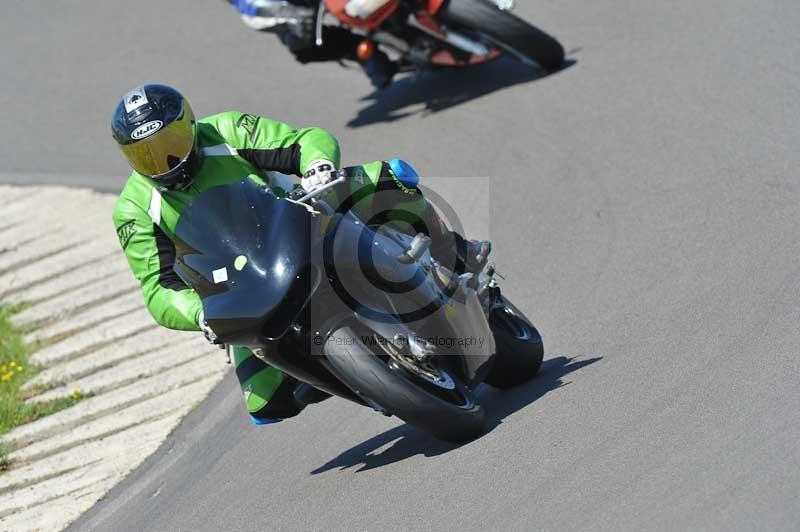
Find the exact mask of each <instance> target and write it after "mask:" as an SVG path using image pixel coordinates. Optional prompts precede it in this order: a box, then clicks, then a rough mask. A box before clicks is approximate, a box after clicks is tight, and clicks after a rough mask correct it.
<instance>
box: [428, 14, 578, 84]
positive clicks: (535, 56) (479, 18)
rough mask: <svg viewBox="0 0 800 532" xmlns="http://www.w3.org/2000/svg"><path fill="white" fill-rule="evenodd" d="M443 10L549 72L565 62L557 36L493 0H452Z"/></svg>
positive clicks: (447, 18) (447, 17)
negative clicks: (499, 6)
mask: <svg viewBox="0 0 800 532" xmlns="http://www.w3.org/2000/svg"><path fill="white" fill-rule="evenodd" d="M441 13H442V15H441V16H442V18H443V19H444V20H445V21H447V22H450V23H453V24H456V25H458V26H461V27H464V28H467V29H470V30H472V31H476V32H478V33H479V34H481V35H482V36H483V37H484V39H483V40H485V41H488V44H491V45H494V46H496V47H498V48H500V49H502V50H503V51H505V52H507V53H509V54H510V55H512V56H515V57H517V58H518V59H521V60H523V61H525V60H527V61H535V62H536V63H538V64H539V66H541V67H542V68H543V69H544V70H546V71H548V72H552V71H554V70H556V69H558V68H559V67H560V66H561V64H562V63H563V62H564V48H563V47H562V46H561V44H559V42H558V41H557V40H555V39H554V38H553V37H551V36H550V35H548V34H546V33H545V32H543V31H542V30H540V29H539V28H536V27H535V26H532V25H531V24H528V23H527V22H525V21H524V20H522V19H521V18H519V17H517V16H516V15H513V14H512V13H509V12H508V11H502V10H501V9H500V8H498V7H497V5H495V4H493V3H492V2H490V1H489V0H450V1H449V2H448V3H447V5H446V6H445V7H444V8H443V9H442V11H441Z"/></svg>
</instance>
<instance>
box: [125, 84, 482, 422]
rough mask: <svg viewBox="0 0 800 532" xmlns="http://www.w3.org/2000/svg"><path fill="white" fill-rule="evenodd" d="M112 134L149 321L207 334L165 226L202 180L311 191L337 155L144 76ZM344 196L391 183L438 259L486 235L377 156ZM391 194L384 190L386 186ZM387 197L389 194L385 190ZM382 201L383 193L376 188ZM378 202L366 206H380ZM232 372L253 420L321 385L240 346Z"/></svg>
mask: <svg viewBox="0 0 800 532" xmlns="http://www.w3.org/2000/svg"><path fill="white" fill-rule="evenodd" d="M111 129H112V135H113V137H114V139H115V141H116V142H117V144H118V147H119V149H120V150H121V151H122V153H123V155H124V156H125V158H126V159H127V161H128V163H129V164H130V166H131V167H132V169H133V172H132V173H131V175H130V177H129V178H128V180H127V182H126V184H125V187H124V189H123V191H122V192H121V194H120V196H119V198H118V200H117V203H116V205H115V208H114V213H113V220H114V225H115V228H116V231H117V236H118V238H119V242H120V246H121V247H122V249H123V251H124V253H125V255H126V257H127V259H128V263H129V265H130V267H131V270H132V271H133V274H134V276H135V277H136V279H137V280H138V281H139V283H140V285H141V289H142V294H143V296H144V300H145V303H146V305H147V308H148V310H149V312H150V314H151V315H152V316H153V318H154V319H155V321H156V322H157V323H158V324H160V325H162V326H164V327H167V328H170V329H176V330H185V331H203V333H204V334H205V336H206V338H207V339H208V340H209V341H210V342H212V343H218V341H217V338H216V335H215V334H214V332H213V330H211V328H210V327H209V326H208V324H207V323H206V322H205V320H204V318H203V311H202V303H201V301H200V297H199V296H198V295H197V293H195V292H194V291H193V290H191V289H189V287H187V286H186V284H184V282H183V280H182V279H181V278H180V277H179V276H178V275H177V274H176V273H175V271H174V269H173V265H174V263H175V244H174V242H173V237H174V230H175V227H176V225H177V223H178V219H179V218H180V215H181V212H182V211H183V210H184V209H185V208H186V206H187V205H188V204H189V203H190V202H191V201H192V199H193V198H195V197H196V196H197V195H199V194H200V193H201V192H204V191H206V190H208V189H211V188H213V187H216V186H220V185H226V184H231V183H237V182H240V181H242V180H243V179H250V180H252V181H254V182H256V183H258V184H260V185H264V186H266V187H269V188H270V189H271V190H272V191H273V192H274V193H275V194H276V195H278V196H281V195H285V194H286V193H287V192H288V191H289V190H291V188H292V186H293V185H292V184H291V183H290V182H287V181H288V180H287V178H286V174H292V175H297V176H303V177H302V179H301V181H300V185H299V186H301V187H302V188H303V189H304V190H305V191H307V192H310V191H312V190H314V189H316V188H317V187H319V186H322V185H325V184H326V183H329V182H330V181H331V180H332V179H333V176H334V174H335V171H336V168H337V167H338V166H339V164H340V151H339V144H338V142H337V140H336V139H335V138H334V137H333V136H332V135H331V134H330V133H329V132H327V131H325V130H324V129H321V128H318V127H307V128H301V129H295V128H293V127H291V126H289V125H287V124H285V123H282V122H278V121H276V120H270V119H268V118H264V117H261V116H257V115H253V114H246V113H241V112H236V111H229V112H224V113H220V114H216V115H212V116H208V117H205V118H202V119H199V120H195V117H194V114H193V112H192V108H191V106H190V105H189V102H188V101H187V100H186V99H185V98H184V97H183V96H182V95H181V94H180V93H179V92H178V91H176V90H175V89H173V88H171V87H168V86H166V85H158V84H148V85H142V86H139V87H136V88H134V89H132V90H131V91H129V92H128V93H126V94H125V95H124V96H123V97H122V99H121V100H120V102H119V103H118V104H117V107H116V109H115V111H114V115H113V118H112V121H111ZM361 168H362V169H363V172H362V173H361V174H363V178H361V179H360V181H361V182H356V181H355V180H354V182H353V183H351V196H350V197H353V196H364V195H365V194H367V195H369V194H372V195H373V196H374V197H377V195H375V194H374V193H375V192H376V191H380V190H387V189H389V190H390V191H396V193H397V194H396V196H395V197H397V198H398V200H397V201H398V203H400V202H405V203H408V204H411V203H415V204H416V206H417V208H418V210H419V212H421V219H422V222H423V223H421V224H420V225H419V227H416V226H415V227H414V230H421V231H423V232H426V233H428V236H430V237H431V240H432V245H431V253H432V254H433V255H434V256H435V257H436V258H437V259H438V260H441V261H442V262H445V261H447V262H445V263H451V264H453V263H454V262H456V261H461V262H462V263H463V266H464V267H465V268H466V269H468V270H475V269H477V268H481V267H482V266H483V264H485V262H486V258H487V256H488V254H489V252H490V249H491V248H490V245H489V243H488V242H478V241H467V240H465V239H464V238H462V237H461V236H460V235H458V234H457V233H454V232H452V231H449V230H447V229H446V228H445V226H444V224H443V223H442V222H441V220H439V217H438V215H437V214H436V212H435V210H434V209H433V208H432V207H431V206H430V205H429V204H428V203H427V202H426V200H425V199H424V198H423V196H422V193H421V192H420V191H419V189H418V188H417V185H416V182H414V181H413V180H411V179H407V178H404V177H403V168H402V167H400V166H397V165H392V164H389V163H385V162H382V161H378V162H375V163H370V164H366V165H363V166H362V167H361ZM390 196H391V195H390ZM390 196H389V197H390ZM380 198H381V201H383V202H385V201H386V200H384V199H382V198H384V195H383V194H381V195H380ZM385 207H386V206H385V205H375V206H374V208H376V209H378V208H379V209H380V210H381V211H383V210H385ZM234 359H235V363H236V375H237V377H238V379H239V382H240V385H241V388H242V392H243V394H244V398H245V402H246V404H247V408H248V411H249V412H250V415H251V417H252V420H253V422H254V423H257V424H263V423H271V422H275V421H278V420H281V419H284V418H288V417H292V416H295V415H297V414H299V413H300V411H302V410H303V408H305V406H307V405H308V404H311V403H315V402H318V401H320V400H322V399H325V398H327V397H328V396H327V394H324V393H323V392H320V391H319V390H316V389H314V388H313V387H311V386H309V385H307V384H299V383H298V382H297V381H296V380H295V379H293V378H292V377H290V376H288V375H285V374H284V373H282V372H281V371H279V370H278V369H276V368H273V367H270V366H269V365H267V364H266V363H265V362H263V361H262V360H261V359H259V358H258V357H256V356H255V355H254V354H253V353H252V352H251V351H250V350H248V349H246V348H236V349H234Z"/></svg>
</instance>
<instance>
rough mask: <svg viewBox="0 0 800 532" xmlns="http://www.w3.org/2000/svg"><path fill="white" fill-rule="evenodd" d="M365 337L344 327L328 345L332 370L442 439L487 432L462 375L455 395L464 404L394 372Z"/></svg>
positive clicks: (456, 439)
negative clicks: (445, 397)
mask: <svg viewBox="0 0 800 532" xmlns="http://www.w3.org/2000/svg"><path fill="white" fill-rule="evenodd" d="M362 336H363V334H360V333H359V332H358V331H356V330H354V329H352V328H350V327H342V328H340V329H337V330H336V331H334V332H333V333H332V334H331V336H330V338H328V340H327V341H326V342H325V347H324V351H325V356H326V358H327V359H328V361H329V363H330V366H331V371H332V372H333V373H334V374H335V375H336V376H337V377H338V378H339V379H340V380H341V381H342V382H344V383H345V384H346V385H347V386H349V387H350V388H351V389H352V390H353V391H354V392H356V393H357V394H358V395H360V396H362V397H366V398H368V399H370V400H372V401H374V402H375V403H377V404H378V405H380V406H381V407H382V408H383V409H384V410H386V411H387V412H388V413H390V414H394V415H396V416H397V417H399V418H400V419H402V420H403V421H406V422H407V423H410V424H411V425H414V426H416V427H418V428H420V429H422V430H424V431H425V432H428V433H430V434H432V435H433V436H435V437H436V438H439V439H441V440H445V441H449V442H454V443H463V442H466V441H469V440H472V439H474V438H476V437H478V436H480V435H481V434H483V432H484V427H485V412H484V410H483V408H482V407H481V405H479V404H477V403H476V402H475V399H474V397H473V395H472V392H471V391H470V390H469V389H468V388H467V387H466V386H464V384H463V383H461V382H460V380H459V379H458V377H455V376H452V375H449V374H448V376H449V377H450V378H451V379H452V381H453V384H454V391H453V392H452V393H453V395H454V396H456V395H458V396H461V395H463V397H464V401H463V404H456V403H460V402H461V401H456V402H450V401H447V400H444V399H443V398H442V397H440V396H439V395H436V394H435V393H432V392H430V391H428V390H426V389H425V387H424V386H421V385H420V383H417V382H415V380H414V377H411V376H410V373H409V372H408V371H407V370H404V369H402V368H397V367H394V368H393V367H392V365H391V360H388V361H387V359H388V356H387V355H385V352H384V351H383V350H382V348H381V347H378V346H371V345H367V344H366V343H365V342H363V341H362ZM423 384H424V383H423ZM431 386H433V385H431ZM434 391H435V390H434Z"/></svg>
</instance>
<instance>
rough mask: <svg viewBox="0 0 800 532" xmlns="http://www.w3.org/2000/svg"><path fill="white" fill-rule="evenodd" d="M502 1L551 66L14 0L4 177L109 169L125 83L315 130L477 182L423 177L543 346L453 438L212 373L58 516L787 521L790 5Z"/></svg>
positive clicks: (167, 525)
mask: <svg viewBox="0 0 800 532" xmlns="http://www.w3.org/2000/svg"><path fill="white" fill-rule="evenodd" d="M517 13H518V14H520V15H522V16H523V17H525V18H526V19H528V20H530V21H531V22H533V23H534V24H536V25H538V26H540V27H542V28H543V29H544V30H545V31H548V32H549V33H552V34H553V35H555V36H556V37H557V38H558V39H559V40H560V41H561V42H562V43H563V45H564V47H565V49H566V50H567V51H568V58H569V60H570V62H569V65H568V67H567V68H565V69H564V70H562V71H561V72H558V73H556V74H554V75H551V76H547V77H544V78H540V79H537V78H536V77H535V76H533V75H532V74H531V73H530V72H529V71H528V70H526V69H525V68H524V67H522V66H520V65H517V64H516V63H514V62H511V61H498V62H495V63H493V64H490V65H486V66H484V67H479V68H475V69H472V70H469V71H460V72H449V73H448V72H444V73H429V74H424V75H421V76H417V77H403V78H401V79H399V80H398V81H397V82H396V83H395V84H394V85H393V86H392V87H390V88H389V89H387V90H385V91H382V92H378V93H376V92H374V91H373V90H372V89H371V88H370V86H369V84H368V82H367V80H366V79H365V78H364V76H363V75H362V74H361V73H360V72H359V71H358V69H357V68H351V69H343V68H341V67H340V66H338V65H336V64H326V65H308V66H301V65H300V64H298V63H295V62H294V61H293V59H292V58H291V57H290V56H289V54H288V52H286V51H285V50H284V49H283V48H282V46H281V45H280V44H279V43H278V42H277V40H276V39H275V37H273V36H270V35H262V34H258V33H255V32H252V31H249V30H247V29H246V28H245V27H244V26H243V25H242V24H241V23H240V22H239V21H238V20H237V17H236V14H235V13H234V12H232V10H231V8H229V7H228V6H227V5H226V4H225V3H223V2H220V1H218V0H217V1H211V0H206V1H203V2H192V1H189V0H175V1H171V2H168V3H165V2H158V1H155V0H142V1H139V2H136V3H135V4H132V3H124V4H123V3H117V2H100V1H86V2H62V3H52V2H45V1H43V0H28V1H24V2H23V1H18V2H14V3H13V7H11V6H9V7H8V8H7V9H6V10H4V16H3V17H2V19H0V45H1V46H0V48H1V49H2V50H3V52H2V53H0V69H2V71H3V72H4V73H5V75H4V77H3V81H2V82H0V108H1V109H2V110H3V121H2V123H3V126H4V127H3V128H2V129H0V160H2V161H4V163H5V164H4V168H3V170H2V173H0V182H3V183H31V182H33V183H36V184H46V183H54V184H55V183H57V184H70V185H77V184H80V185H89V186H92V187H94V188H97V189H100V190H105V191H116V190H119V189H120V188H121V187H122V184H123V182H124V178H125V175H127V171H126V168H125V164H124V161H123V160H122V158H121V156H120V155H119V154H118V153H117V152H116V150H115V148H114V146H113V143H112V141H111V138H110V134H109V130H108V120H109V118H110V114H111V111H112V109H113V107H114V105H115V103H116V99H117V98H118V97H119V96H120V95H121V94H122V93H124V92H125V91H126V90H127V89H129V88H130V87H132V86H134V85H137V84H139V83H141V82H147V81H159V82H165V83H169V84H172V85H174V86H176V87H178V88H179V89H181V90H182V91H183V92H184V93H185V94H186V95H187V97H188V98H189V99H190V101H191V102H192V105H193V107H194V109H195V112H196V113H197V114H198V115H206V114H211V113H215V112H219V111H223V110H229V109H237V110H242V111H248V112H252V113H258V114H263V115H266V116H270V117H275V118H280V119H281V120H284V121H287V122H289V123H293V124H296V125H321V126H324V127H326V128H328V129H329V130H331V131H332V132H333V133H334V134H336V135H337V136H338V138H339V139H340V141H341V143H342V146H343V154H344V162H345V163H346V164H353V163H359V162H363V161H368V160H376V159H380V158H390V157H393V156H400V157H404V158H406V159H408V160H410V161H412V162H413V163H414V165H415V166H416V167H418V169H419V170H420V171H421V172H422V173H423V174H425V175H426V176H446V177H463V178H465V179H463V180H462V181H461V183H463V185H458V184H456V185H454V184H453V181H452V180H439V181H437V180H436V179H435V178H431V181H432V185H431V186H433V187H434V188H436V187H437V183H439V185H438V186H440V187H441V192H442V194H443V195H444V196H445V197H446V198H447V199H448V201H449V202H450V204H451V205H453V207H454V208H455V209H456V211H457V212H459V213H461V214H462V217H463V222H464V225H465V226H466V227H467V229H468V230H470V232H471V233H472V234H473V235H474V236H479V237H485V238H491V239H492V240H493V242H494V250H495V251H494V252H493V258H494V260H495V261H496V262H497V264H498V268H499V269H500V271H501V272H502V273H503V274H504V275H505V276H506V278H507V280H506V282H505V284H504V287H505V293H506V294H508V295H509V297H510V298H511V299H512V300H513V301H514V302H515V303H516V304H517V306H518V307H520V308H521V309H523V310H524V311H525V312H526V313H527V314H528V315H529V316H530V317H531V319H532V320H533V321H534V322H535V323H536V324H537V326H538V327H539V329H540V331H541V332H542V334H543V336H544V340H545V347H546V355H545V358H546V361H545V364H544V367H543V371H542V373H541V375H540V376H539V377H538V378H537V379H536V380H535V381H533V382H532V383H531V384H530V385H528V386H524V387H520V388H517V389H514V390H512V391H510V392H506V393H500V392H499V391H496V390H493V389H489V388H486V389H483V390H481V392H480V397H482V398H483V400H484V402H485V404H486V405H487V407H488V409H489V412H490V418H491V426H492V428H491V430H490V431H489V433H488V434H486V435H485V436H484V437H482V438H480V439H478V440H476V441H474V442H472V443H470V444H467V445H464V446H460V447H456V448H454V447H452V446H448V445H445V444H442V443H439V442H437V441H436V440H433V439H431V438H429V437H427V436H425V435H423V434H421V433H419V432H417V431H415V430H414V429H412V428H410V427H408V426H405V425H403V424H402V423H400V422H399V421H398V420H396V419H394V418H384V417H382V416H380V415H377V414H375V413H373V412H371V411H370V410H368V409H364V408H359V407H357V406H355V405H350V404H346V403H345V402H344V401H339V400H330V401H327V402H325V403H323V404H320V405H317V406H314V407H311V408H309V409H307V411H306V412H304V413H303V415H302V416H301V417H300V418H297V419H294V420H289V421H286V422H284V423H281V424H279V425H275V426H267V427H254V426H251V425H250V424H249V423H248V421H247V416H246V413H245V411H244V408H243V405H242V401H241V398H240V397H239V393H238V391H237V390H236V386H235V383H234V379H233V376H232V375H228V377H226V378H225V379H224V380H223V381H222V383H221V384H220V385H219V386H218V387H217V388H216V389H215V391H214V392H212V394H211V396H210V397H209V398H208V399H207V400H206V401H205V402H204V403H203V404H202V405H201V406H200V407H199V408H197V409H196V410H194V411H193V412H192V413H191V414H190V415H189V416H188V417H187V418H186V419H185V420H184V421H183V423H182V424H181V425H180V426H179V428H178V429H177V430H176V432H175V433H173V435H172V436H170V437H169V438H168V440H167V442H166V443H165V444H164V445H163V446H162V447H161V448H160V450H159V451H157V452H156V453H155V454H154V455H153V456H151V457H150V458H149V459H147V460H146V461H145V462H144V464H143V465H142V466H141V467H140V468H139V469H138V470H136V471H135V472H134V473H133V474H132V475H131V476H129V477H128V478H127V479H125V480H124V481H122V482H121V483H120V484H118V485H117V486H116V487H115V488H114V489H112V491H111V492H110V493H109V495H108V496H107V497H106V498H105V499H104V500H103V501H101V502H100V503H98V504H97V505H96V506H95V507H94V508H93V509H92V510H90V511H89V512H88V513H87V514H86V515H85V516H84V517H83V518H82V519H81V520H79V521H78V522H76V523H75V524H74V525H73V528H72V529H73V530H114V531H125V530H132V531H143V530H170V531H180V530H187V531H188V530H192V531H205V530H208V531H216V530H240V529H242V530H243V529H270V530H323V529H324V530H375V529H395V530H484V529H487V528H488V529H497V530H525V531H530V530H546V531H570V530H587V529H591V530H597V531H602V530H608V531H620V530H720V531H723V530H724V531H730V530H796V528H797V523H798V522H800V500H799V498H798V493H800V449H798V446H799V445H800V444H799V443H798V442H800V358H799V357H798V347H800V327H798V323H800V304H798V294H800V266H798V260H797V258H798V256H800V183H799V181H798V174H797V170H798V167H800V164H799V163H800V129H798V127H797V124H798V119H800V69H798V64H797V57H800V40H798V39H797V28H798V27H800V5H798V4H797V2H792V1H788V0H783V1H778V0H776V1H759V2H756V1H754V0H725V1H721V0H715V1H703V2H689V1H687V0H678V1H674V2H661V3H655V4H653V3H642V2H637V1H633V0H624V1H618V0H616V1H612V0H598V1H596V2H589V3H587V2H580V1H577V0H564V1H560V2H554V1H544V2H527V3H521V5H519V6H518V8H517ZM466 178H476V179H466ZM477 178H481V179H477ZM478 182H479V183H482V184H483V185H485V186H483V187H476V186H475V183H478ZM456 183H459V182H458V181H456ZM477 189H480V190H481V193H480V195H479V196H480V197H478V194H477V193H476V190H477ZM484 189H488V193H487V192H485V191H484ZM437 190H439V189H437ZM482 205H486V209H485V210H481V209H479V208H478V207H480V206H482ZM1 223H2V222H0V224H1ZM63 223H64V224H69V223H70V220H69V218H68V217H65V219H64V220H63ZM108 224H109V231H111V230H112V227H111V223H110V220H109V222H108Z"/></svg>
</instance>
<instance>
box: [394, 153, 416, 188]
mask: <svg viewBox="0 0 800 532" xmlns="http://www.w3.org/2000/svg"><path fill="white" fill-rule="evenodd" d="M389 168H391V169H392V172H394V175H395V176H396V177H397V179H398V181H400V182H401V183H402V184H403V185H404V186H406V187H408V188H416V186H417V185H419V174H418V173H417V171H416V170H414V168H413V167H412V166H411V165H410V164H408V163H407V162H405V161H404V160H402V159H392V160H391V161H389Z"/></svg>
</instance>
